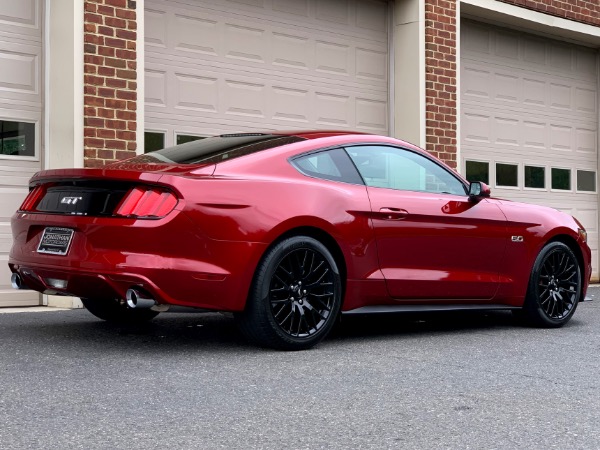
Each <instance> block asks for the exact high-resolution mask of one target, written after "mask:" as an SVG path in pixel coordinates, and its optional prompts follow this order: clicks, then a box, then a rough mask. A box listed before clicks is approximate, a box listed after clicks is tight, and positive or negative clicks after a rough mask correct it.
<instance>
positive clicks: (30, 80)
mask: <svg viewBox="0 0 600 450" xmlns="http://www.w3.org/2000/svg"><path fill="white" fill-rule="evenodd" d="M43 6H44V2H43V0H5V1H1V2H0V141H1V143H2V150H0V307H4V306H27V305H39V303H40V296H39V294H37V293H36V292H32V291H15V290H13V289H12V288H11V286H10V270H9V269H8V252H9V251H10V247H11V245H12V234H11V230H10V217H11V216H12V215H13V214H14V212H15V211H16V210H17V208H18V207H19V206H20V205H21V203H22V202H23V200H24V199H25V197H26V195H27V192H28V184H29V179H30V178H31V176H32V175H33V174H34V173H35V172H37V171H39V170H40V169H41V157H40V155H41V153H42V152H41V136H42V132H41V128H40V127H41V123H42V107H43V103H42V102H43V88H42V56H43V55H42V36H43V33H42V26H43V19H42V17H43V16H42V14H43ZM15 122H17V123H15ZM18 122H26V123H29V124H31V123H34V124H35V126H34V127H35V128H33V130H34V131H33V132H34V133H35V134H34V135H32V134H31V133H32V131H31V130H32V127H31V125H27V126H25V124H22V123H21V124H18ZM32 147H33V151H31V149H32ZM24 155H31V156H24Z"/></svg>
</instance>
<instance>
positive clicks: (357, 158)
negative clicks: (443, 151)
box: [346, 145, 466, 195]
mask: <svg viewBox="0 0 600 450" xmlns="http://www.w3.org/2000/svg"><path fill="white" fill-rule="evenodd" d="M346 151H347V152H348V154H349V155H350V158H352V161H353V162H354V164H355V165H356V168H357V169H358V171H359V172H360V174H361V175H362V177H363V179H364V180H365V183H366V184H367V185H368V186H373V187H382V188H389V189H398V190H405V191H420V192H432V193H446V194H456V195H465V194H466V190H465V186H464V185H463V183H462V182H461V181H460V180H459V179H458V178H456V177H455V176H454V175H453V174H452V173H450V172H449V171H448V170H446V169H445V168H443V167H442V166H440V165H438V164H436V163H435V162H434V161H432V160H430V159H429V158H426V157H424V156H422V155H419V154H418V153H415V152H411V151H409V150H403V149H400V148H396V147H388V146H379V145H365V146H356V147H348V148H346Z"/></svg>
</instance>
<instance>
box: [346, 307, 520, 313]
mask: <svg viewBox="0 0 600 450" xmlns="http://www.w3.org/2000/svg"><path fill="white" fill-rule="evenodd" d="M512 309H521V308H519V307H516V306H506V305H490V304H488V305H376V306H363V307H362V308H357V309H352V310H350V311H342V314H344V315H353V314H385V313H401V312H425V311H427V312H429V311H488V310H512Z"/></svg>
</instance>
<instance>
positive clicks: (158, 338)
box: [0, 288, 600, 449]
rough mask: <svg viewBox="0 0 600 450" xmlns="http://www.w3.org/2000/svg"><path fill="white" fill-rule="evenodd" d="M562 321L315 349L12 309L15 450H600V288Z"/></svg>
mask: <svg viewBox="0 0 600 450" xmlns="http://www.w3.org/2000/svg"><path fill="white" fill-rule="evenodd" d="M590 295H591V296H593V297H595V298H598V300H597V301H596V302H592V303H584V304H581V305H580V306H579V309H578V311H577V312H576V314H575V317H574V319H573V320H572V321H571V322H570V323H569V324H568V325H567V326H566V327H564V328H562V329H559V330H540V329H531V328H525V327H522V326H519V325H518V324H516V323H515V322H514V321H513V319H512V316H511V315H510V314H507V313H503V312H497V313H486V314H482V313H481V314H474V313H470V314H464V313H463V314H457V313H453V314H444V315H437V314H436V315H431V314H430V315H418V316H416V315H401V316H386V317H366V318H352V319H351V320H350V319H347V320H344V321H343V322H342V324H341V325H340V326H339V327H338V329H337V330H336V331H335V333H334V335H333V336H332V337H330V338H329V339H328V340H326V341H325V342H323V343H322V344H320V345H319V346H317V347H316V348H314V349H313V350H309V351H304V352H297V353H285V352H277V351H270V350H262V349H256V348H254V347H252V346H250V345H248V344H247V343H245V342H244V340H243V338H242V337H241V336H240V335H239V334H238V333H237V331H236V330H235V327H234V324H233V321H232V320H231V319H230V318H227V317H224V316H222V315H219V314H182V313H166V314H162V315H160V316H159V317H158V318H157V319H155V320H154V321H153V322H152V323H150V324H148V325H146V326H142V327H137V328H123V327H118V326H112V325H109V324H106V323H103V322H101V321H99V320H97V319H95V318H94V317H93V316H91V315H90V314H89V313H87V312H86V311H83V310H73V311H53V312H21V313H17V314H0V449H20V448H36V449H37V448H52V449H70V448H85V449H90V448H106V449H120V448H127V449H138V448H139V449H142V448H144V449H147V448H157V449H158V448H168V447H170V448H173V449H175V448H176V449H186V448H199V449H213V448H215V449H216V448H227V449H238V448H239V449H241V448H272V449H284V448H289V449H304V448H310V449H313V448H340V449H342V448H344V449H346V448H373V449H380V448H406V449H417V448H422V449H431V448H460V449H466V448H486V449H490V448H502V449H505V448H560V449H566V448H600V423H599V421H600V400H599V397H600V395H599V394H600V385H599V382H598V377H599V374H600V363H599V359H598V355H599V353H600V289H598V288H593V289H591V291H590Z"/></svg>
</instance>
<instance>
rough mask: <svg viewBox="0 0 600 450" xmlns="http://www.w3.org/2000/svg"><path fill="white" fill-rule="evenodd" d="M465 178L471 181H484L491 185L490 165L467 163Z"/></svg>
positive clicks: (476, 162)
mask: <svg viewBox="0 0 600 450" xmlns="http://www.w3.org/2000/svg"><path fill="white" fill-rule="evenodd" d="M465 169H466V173H465V176H466V178H467V180H469V181H482V182H484V183H485V184H490V164H489V163H487V162H482V161H466V163H465Z"/></svg>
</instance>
